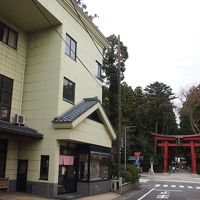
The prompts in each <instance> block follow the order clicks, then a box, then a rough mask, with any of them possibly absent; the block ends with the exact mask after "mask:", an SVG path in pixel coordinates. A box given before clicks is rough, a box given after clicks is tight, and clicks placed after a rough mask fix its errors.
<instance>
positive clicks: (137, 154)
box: [133, 151, 141, 157]
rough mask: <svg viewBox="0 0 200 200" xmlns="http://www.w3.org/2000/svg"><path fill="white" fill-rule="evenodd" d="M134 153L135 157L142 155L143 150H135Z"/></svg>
mask: <svg viewBox="0 0 200 200" xmlns="http://www.w3.org/2000/svg"><path fill="white" fill-rule="evenodd" d="M133 153H134V156H135V157H139V156H140V154H141V152H140V151H135V152H133Z"/></svg>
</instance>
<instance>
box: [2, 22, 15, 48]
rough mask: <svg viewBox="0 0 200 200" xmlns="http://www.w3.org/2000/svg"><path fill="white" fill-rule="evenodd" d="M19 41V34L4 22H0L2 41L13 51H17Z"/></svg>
mask: <svg viewBox="0 0 200 200" xmlns="http://www.w3.org/2000/svg"><path fill="white" fill-rule="evenodd" d="M17 39H18V33H17V32H16V31H14V30H13V29H11V28H10V27H8V26H7V25H5V24H4V23H3V22H0V41H1V42H3V43H5V44H7V45H8V46H9V47H12V48H13V49H17Z"/></svg>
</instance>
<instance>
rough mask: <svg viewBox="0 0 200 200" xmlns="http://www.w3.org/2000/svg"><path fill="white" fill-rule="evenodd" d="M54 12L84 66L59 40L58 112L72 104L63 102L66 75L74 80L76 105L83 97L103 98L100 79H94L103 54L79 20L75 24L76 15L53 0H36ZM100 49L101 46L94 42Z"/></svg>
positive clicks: (63, 32) (63, 33)
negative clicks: (72, 57)
mask: <svg viewBox="0 0 200 200" xmlns="http://www.w3.org/2000/svg"><path fill="white" fill-rule="evenodd" d="M39 2H40V3H41V4H42V5H44V6H45V7H46V8H47V9H48V10H49V11H50V12H51V13H52V14H53V15H55V16H56V18H58V19H59V20H60V21H61V22H62V24H63V25H62V26H63V28H62V33H61V35H62V37H63V38H64V39H66V33H67V34H68V35H70V36H71V37H72V38H73V39H74V40H75V41H76V42H77V56H78V58H80V60H81V62H83V63H84V65H85V67H86V68H87V69H88V70H89V71H90V73H91V74H92V75H91V74H90V73H89V72H88V71H87V70H86V69H85V67H84V66H83V65H82V64H81V63H80V61H79V60H78V59H77V60H76V61H74V60H72V59H71V58H70V57H68V56H67V55H65V43H64V42H63V41H62V47H61V48H62V49H61V66H60V74H59V90H58V91H59V96H58V103H59V107H58V114H61V113H62V112H64V111H66V110H67V109H69V108H70V107H71V106H72V105H71V104H69V103H67V102H65V101H63V99H62V95H63V78H64V77H66V78H68V79H69V80H71V81H73V82H74V83H75V84H76V86H75V104H76V103H78V102H80V101H81V100H82V99H83V98H87V97H94V96H98V98H99V99H100V100H101V99H102V82H101V81H100V80H99V79H97V78H96V61H98V62H99V63H102V55H101V54H100V53H99V51H98V50H97V48H96V47H95V45H94V43H93V41H92V39H91V38H90V36H89V35H88V33H87V32H86V31H85V29H84V27H83V25H82V24H81V23H77V20H78V17H77V16H76V17H72V16H73V15H72V14H71V13H69V11H66V10H65V8H64V7H63V6H61V5H60V4H59V3H58V2H59V1H58V2H55V1H54V0H39ZM50 2H51V3H50ZM96 44H97V46H98V48H99V50H100V51H102V46H100V44H98V43H97V42H96Z"/></svg>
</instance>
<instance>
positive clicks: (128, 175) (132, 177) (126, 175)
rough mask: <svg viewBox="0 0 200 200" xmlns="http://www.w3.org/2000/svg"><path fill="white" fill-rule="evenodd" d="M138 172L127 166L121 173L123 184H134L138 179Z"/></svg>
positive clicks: (131, 166)
mask: <svg viewBox="0 0 200 200" xmlns="http://www.w3.org/2000/svg"><path fill="white" fill-rule="evenodd" d="M139 177H140V176H139V170H138V168H137V167H136V166H134V165H130V164H129V165H127V169H126V171H122V178H123V179H124V181H125V182H132V183H134V182H135V181H136V180H138V179H139Z"/></svg>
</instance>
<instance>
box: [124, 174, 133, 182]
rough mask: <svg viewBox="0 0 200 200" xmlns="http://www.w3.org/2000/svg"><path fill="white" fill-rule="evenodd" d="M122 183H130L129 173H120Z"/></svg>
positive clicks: (130, 176)
mask: <svg viewBox="0 0 200 200" xmlns="http://www.w3.org/2000/svg"><path fill="white" fill-rule="evenodd" d="M122 180H123V182H132V174H131V172H129V171H122Z"/></svg>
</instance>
